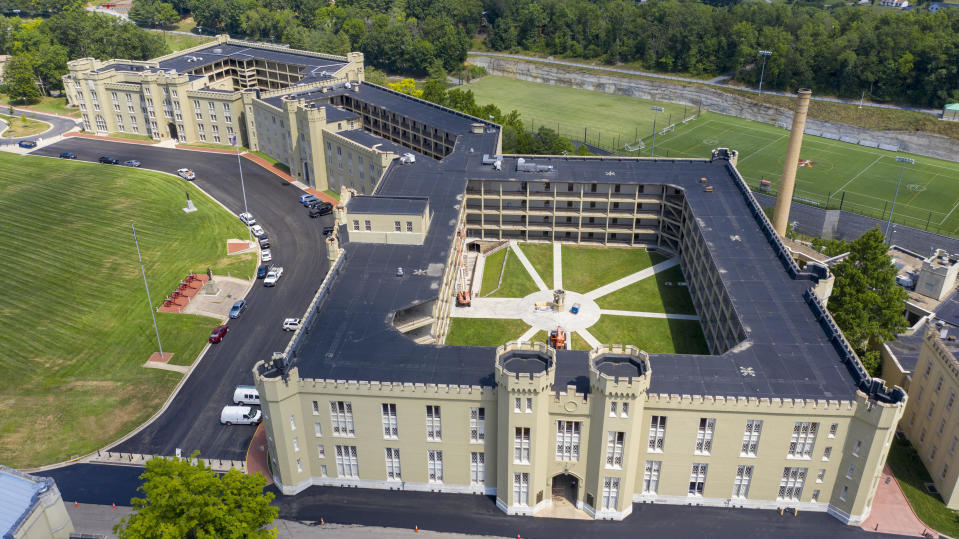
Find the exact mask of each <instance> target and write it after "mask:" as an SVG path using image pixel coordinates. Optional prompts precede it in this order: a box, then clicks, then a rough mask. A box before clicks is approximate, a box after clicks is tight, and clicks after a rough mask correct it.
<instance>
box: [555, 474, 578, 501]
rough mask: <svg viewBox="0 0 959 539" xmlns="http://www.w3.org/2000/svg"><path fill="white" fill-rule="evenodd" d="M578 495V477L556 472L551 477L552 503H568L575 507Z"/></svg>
mask: <svg viewBox="0 0 959 539" xmlns="http://www.w3.org/2000/svg"><path fill="white" fill-rule="evenodd" d="M578 495H579V479H577V478H576V476H575V475H571V474H557V475H555V476H554V477H553V490H552V498H553V505H554V506H556V505H557V504H562V505H566V504H568V505H570V506H572V507H576V500H577V497H578Z"/></svg>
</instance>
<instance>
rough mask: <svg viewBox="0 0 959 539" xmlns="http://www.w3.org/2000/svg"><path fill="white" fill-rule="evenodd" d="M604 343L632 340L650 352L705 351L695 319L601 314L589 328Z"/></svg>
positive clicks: (683, 352)
mask: <svg viewBox="0 0 959 539" xmlns="http://www.w3.org/2000/svg"><path fill="white" fill-rule="evenodd" d="M589 332H590V333H592V334H593V337H596V339H597V340H599V342H601V343H603V344H631V345H633V346H635V347H636V348H639V349H640V350H645V351H647V352H649V353H651V354H708V353H709V348H708V347H707V346H706V338H705V337H704V336H703V330H702V328H701V327H700V326H699V322H698V321H696V320H673V319H669V320H667V319H664V318H641V317H633V316H613V315H608V314H604V315H603V316H601V317H599V321H598V322H596V323H595V324H593V325H592V326H591V327H590V328H589Z"/></svg>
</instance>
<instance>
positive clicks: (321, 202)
mask: <svg viewBox="0 0 959 539" xmlns="http://www.w3.org/2000/svg"><path fill="white" fill-rule="evenodd" d="M323 206H326V207H328V208H330V210H332V209H333V205H332V204H330V203H329V202H326V201H325V200H320V199H316V200H314V201H313V202H310V203H309V204H307V205H306V207H307V208H320V207H323Z"/></svg>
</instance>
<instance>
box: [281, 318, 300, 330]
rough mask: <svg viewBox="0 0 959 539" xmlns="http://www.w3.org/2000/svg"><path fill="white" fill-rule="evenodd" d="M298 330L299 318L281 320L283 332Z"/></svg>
mask: <svg viewBox="0 0 959 539" xmlns="http://www.w3.org/2000/svg"><path fill="white" fill-rule="evenodd" d="M298 329H300V319H299V318H286V319H284V320H283V331H296V330H298Z"/></svg>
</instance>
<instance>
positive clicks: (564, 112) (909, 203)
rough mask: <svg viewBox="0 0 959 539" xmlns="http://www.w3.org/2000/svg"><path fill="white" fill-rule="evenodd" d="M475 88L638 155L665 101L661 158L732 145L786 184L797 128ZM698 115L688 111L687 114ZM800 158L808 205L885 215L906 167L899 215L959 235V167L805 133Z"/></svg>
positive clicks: (539, 92) (549, 92) (648, 143)
mask: <svg viewBox="0 0 959 539" xmlns="http://www.w3.org/2000/svg"><path fill="white" fill-rule="evenodd" d="M468 87H469V88H471V89H472V90H473V92H474V93H475V94H476V102H477V103H479V104H484V103H490V102H491V103H495V104H496V105H497V106H499V107H500V108H501V109H502V110H503V111H509V110H512V109H517V110H519V111H520V113H522V117H523V120H524V121H525V122H526V124H527V127H532V126H531V123H532V122H533V121H535V125H536V126H538V125H541V124H542V125H547V126H548V127H552V128H554V129H555V128H556V127H557V126H559V127H560V130H559V131H560V133H561V134H563V135H564V136H567V137H570V138H572V139H574V140H582V138H583V137H582V135H583V131H584V127H585V128H586V131H587V134H588V136H587V138H588V142H589V143H590V144H595V145H597V146H600V147H603V148H608V149H615V150H616V152H617V153H621V154H623V155H631V156H636V157H649V156H650V155H651V153H652V137H651V135H652V123H653V111H652V110H650V106H652V105H659V106H663V107H664V108H665V111H664V112H660V113H659V114H658V121H657V131H659V132H662V131H663V129H664V128H667V127H668V126H669V125H670V123H669V120H670V118H671V119H672V122H673V123H675V124H676V127H675V128H673V129H671V130H669V131H668V132H666V133H664V134H657V135H656V152H655V153H656V155H657V156H664V157H666V156H668V157H695V158H705V157H708V156H709V153H710V151H711V150H712V149H713V148H716V147H720V146H723V147H729V148H732V149H735V150H738V151H739V167H738V168H739V171H740V173H741V174H742V175H743V177H744V178H745V179H746V181H747V182H748V183H749V184H750V185H751V186H752V187H753V188H754V189H758V188H759V185H760V180H762V179H767V180H770V181H771V182H772V186H771V191H770V192H771V194H775V192H776V189H777V188H778V184H779V177H780V175H781V174H782V167H783V159H784V155H785V153H786V144H787V141H788V138H789V131H788V130H786V129H783V128H780V127H776V126H772V125H768V124H763V123H759V122H752V121H749V120H743V119H740V118H735V117H731V116H724V115H721V114H715V113H709V112H704V113H702V114H701V115H699V116H698V117H697V118H696V119H694V120H691V121H689V122H687V123H686V124H683V123H681V121H680V120H681V118H683V111H684V107H683V105H675V104H668V103H653V102H650V101H647V100H643V99H637V98H632V97H626V96H619V95H610V94H604V93H601V92H591V91H588V90H579V89H574V88H567V87H561V86H552V85H549V84H539V83H535V82H526V81H520V80H516V79H510V78H504V77H493V76H488V77H483V78H482V79H479V80H477V81H475V82H473V83H471V84H469V85H468ZM696 112H697V111H696V110H695V109H692V108H687V109H686V115H687V116H692V115H694V114H695V113H696ZM593 133H595V134H597V135H599V134H601V138H597V137H594V136H593V135H592V134H593ZM636 133H638V134H639V137H640V138H642V139H643V144H642V147H641V148H637V145H636V144H635V140H636V139H635V134H636ZM627 144H629V145H630V148H633V149H634V150H633V151H630V150H629V148H626V145H627ZM897 156H903V157H910V158H913V159H915V163H914V164H912V165H908V164H907V165H905V167H903V166H902V164H901V163H899V162H897V161H896V159H895V158H896V157H897ZM800 157H801V159H802V160H803V161H804V166H801V167H799V172H798V174H797V183H796V191H795V193H794V196H795V197H796V199H797V200H798V201H800V202H804V203H807V204H811V205H814V206H817V207H821V208H825V207H827V205H828V208H829V209H837V208H839V207H840V204H841V207H842V209H843V210H848V211H853V212H856V213H861V214H863V215H868V216H871V217H876V218H879V219H885V218H888V216H889V209H890V206H891V205H892V199H893V195H894V194H895V191H896V183H897V181H898V179H899V174H900V171H901V172H902V173H903V178H902V186H901V190H900V192H899V196H898V198H897V200H896V206H895V212H894V215H893V220H894V221H896V222H899V223H903V224H906V225H909V226H912V227H916V228H920V229H928V230H929V231H930V232H937V233H941V234H946V235H950V236H959V209H957V207H959V163H954V162H950V161H941V160H937V159H932V158H928V157H922V156H917V155H910V154H903V153H899V152H889V151H885V150H878V149H873V148H867V147H865V146H859V145H855V144H849V143H846V142H840V141H837V140H829V139H825V138H821V137H814V136H811V135H807V136H805V137H804V139H803V151H802V153H801V155H800Z"/></svg>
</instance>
